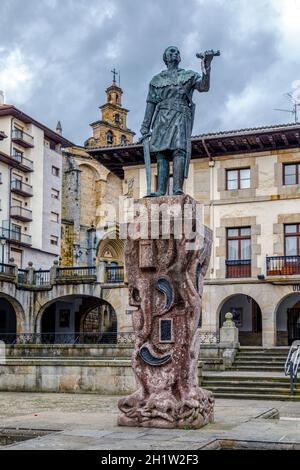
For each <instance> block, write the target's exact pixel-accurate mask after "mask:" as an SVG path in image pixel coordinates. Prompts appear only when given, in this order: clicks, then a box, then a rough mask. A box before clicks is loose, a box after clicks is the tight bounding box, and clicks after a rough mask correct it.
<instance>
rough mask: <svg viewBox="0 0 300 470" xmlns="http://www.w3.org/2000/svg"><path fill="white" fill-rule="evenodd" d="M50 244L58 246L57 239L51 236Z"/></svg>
mask: <svg viewBox="0 0 300 470" xmlns="http://www.w3.org/2000/svg"><path fill="white" fill-rule="evenodd" d="M50 244H51V245H53V246H58V237H56V236H55V235H51V237H50Z"/></svg>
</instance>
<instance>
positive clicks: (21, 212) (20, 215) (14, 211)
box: [10, 206, 32, 221]
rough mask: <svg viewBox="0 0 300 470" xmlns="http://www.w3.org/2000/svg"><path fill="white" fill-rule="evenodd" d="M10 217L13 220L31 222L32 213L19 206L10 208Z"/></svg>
mask: <svg viewBox="0 0 300 470" xmlns="http://www.w3.org/2000/svg"><path fill="white" fill-rule="evenodd" d="M10 215H11V217H13V218H14V219H18V220H24V221H31V220H32V211H31V210H29V209H26V207H21V206H12V207H11V208H10Z"/></svg>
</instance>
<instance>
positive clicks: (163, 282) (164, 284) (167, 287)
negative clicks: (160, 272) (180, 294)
mask: <svg viewBox="0 0 300 470" xmlns="http://www.w3.org/2000/svg"><path fill="white" fill-rule="evenodd" d="M155 287H156V289H157V290H159V291H160V292H162V293H163V294H165V296H166V304H165V306H164V309H163V312H164V313H166V312H167V311H168V310H170V308H171V307H172V304H173V299H174V292H173V288H172V286H171V284H170V282H169V281H168V280H167V279H166V278H164V277H161V278H160V279H158V281H157V282H156V285H155Z"/></svg>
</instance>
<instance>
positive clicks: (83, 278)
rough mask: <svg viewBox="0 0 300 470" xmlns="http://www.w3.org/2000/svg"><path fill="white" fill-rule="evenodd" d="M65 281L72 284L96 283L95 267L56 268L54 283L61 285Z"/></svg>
mask: <svg viewBox="0 0 300 470" xmlns="http://www.w3.org/2000/svg"><path fill="white" fill-rule="evenodd" d="M65 281H72V282H76V281H78V282H80V283H85V282H96V281H97V275H96V267H95V266H85V267H67V268H60V267H59V268H57V270H56V282H57V283H63V282H65Z"/></svg>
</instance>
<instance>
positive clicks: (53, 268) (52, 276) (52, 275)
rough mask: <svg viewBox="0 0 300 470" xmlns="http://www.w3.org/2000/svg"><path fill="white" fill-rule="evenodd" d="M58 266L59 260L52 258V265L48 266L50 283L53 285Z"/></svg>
mask: <svg viewBox="0 0 300 470" xmlns="http://www.w3.org/2000/svg"><path fill="white" fill-rule="evenodd" d="M58 266H59V261H58V260H54V261H53V265H52V266H51V268H50V284H51V285H52V286H53V285H54V284H55V282H56V277H57V268H58Z"/></svg>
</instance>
